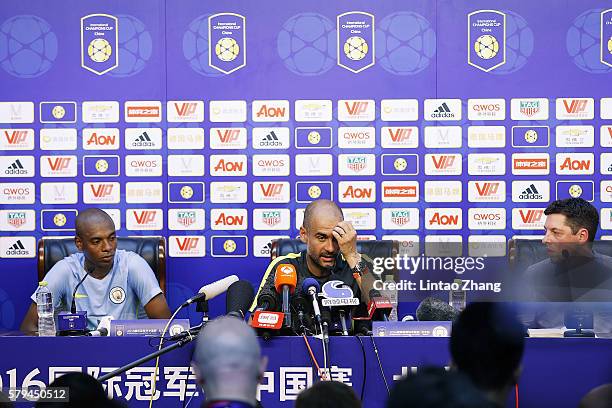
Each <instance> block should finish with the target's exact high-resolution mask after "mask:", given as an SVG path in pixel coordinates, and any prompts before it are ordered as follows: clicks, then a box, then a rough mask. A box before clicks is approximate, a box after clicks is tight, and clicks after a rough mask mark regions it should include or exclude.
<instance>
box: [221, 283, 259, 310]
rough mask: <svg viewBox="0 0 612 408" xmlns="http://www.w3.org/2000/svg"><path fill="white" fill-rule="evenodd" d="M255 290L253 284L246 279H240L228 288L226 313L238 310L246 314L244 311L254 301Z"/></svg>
mask: <svg viewBox="0 0 612 408" xmlns="http://www.w3.org/2000/svg"><path fill="white" fill-rule="evenodd" d="M254 297H255V291H254V290H253V286H251V284H250V283H249V282H247V281H245V280H238V281H236V282H234V283H232V284H231V285H230V287H229V288H227V295H226V297H225V313H226V314H230V313H232V312H234V313H235V312H238V313H240V314H242V315H243V316H244V313H245V312H246V311H247V310H249V306H251V303H253V298H254Z"/></svg>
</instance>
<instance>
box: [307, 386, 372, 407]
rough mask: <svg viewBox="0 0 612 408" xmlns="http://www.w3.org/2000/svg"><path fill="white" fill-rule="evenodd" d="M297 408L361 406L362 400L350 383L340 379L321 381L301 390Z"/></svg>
mask: <svg viewBox="0 0 612 408" xmlns="http://www.w3.org/2000/svg"><path fill="white" fill-rule="evenodd" d="M295 408H361V401H359V398H357V396H356V395H355V392H354V391H353V389H352V388H351V387H349V386H348V385H346V384H344V383H341V382H338V381H319V382H318V383H316V384H314V385H313V386H312V387H310V388H308V389H306V390H304V391H302V392H300V394H299V395H298V397H297V400H296V401H295Z"/></svg>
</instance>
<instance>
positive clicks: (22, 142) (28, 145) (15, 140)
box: [0, 129, 34, 150]
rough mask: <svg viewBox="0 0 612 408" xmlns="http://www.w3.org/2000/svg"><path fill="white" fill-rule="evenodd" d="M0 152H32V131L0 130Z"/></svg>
mask: <svg viewBox="0 0 612 408" xmlns="http://www.w3.org/2000/svg"><path fill="white" fill-rule="evenodd" d="M0 133H2V136H1V137H0V150H34V130H33V129H0Z"/></svg>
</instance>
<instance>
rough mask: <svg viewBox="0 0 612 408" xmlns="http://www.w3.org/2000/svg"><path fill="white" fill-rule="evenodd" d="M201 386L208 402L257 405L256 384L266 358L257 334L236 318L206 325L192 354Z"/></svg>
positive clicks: (260, 376)
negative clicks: (262, 354) (234, 402)
mask: <svg viewBox="0 0 612 408" xmlns="http://www.w3.org/2000/svg"><path fill="white" fill-rule="evenodd" d="M192 364H193V367H194V370H195V372H196V376H197V378H198V383H199V384H200V385H201V386H202V387H203V388H204V393H205V395H206V401H208V402H211V401H237V402H245V403H247V404H251V405H252V406H256V403H257V400H256V395H257V384H259V382H260V381H261V379H262V378H263V373H264V371H265V368H266V364H267V358H266V357H262V356H261V350H260V347H259V342H258V341H257V337H256V336H255V332H254V331H253V329H252V328H251V327H249V326H248V325H247V324H246V323H245V322H244V321H242V320H240V319H236V318H235V317H221V318H218V319H215V320H213V321H211V322H209V323H207V324H206V326H205V327H204V329H202V331H201V332H200V335H199V336H198V342H197V344H196V349H195V351H194V355H193V363H192Z"/></svg>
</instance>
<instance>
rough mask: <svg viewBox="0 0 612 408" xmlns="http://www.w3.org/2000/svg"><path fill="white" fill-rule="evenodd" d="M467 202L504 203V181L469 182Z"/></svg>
mask: <svg viewBox="0 0 612 408" xmlns="http://www.w3.org/2000/svg"><path fill="white" fill-rule="evenodd" d="M468 201H469V202H473V203H474V202H476V203H477V202H504V201H506V182H505V181H469V182H468Z"/></svg>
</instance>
